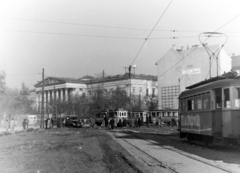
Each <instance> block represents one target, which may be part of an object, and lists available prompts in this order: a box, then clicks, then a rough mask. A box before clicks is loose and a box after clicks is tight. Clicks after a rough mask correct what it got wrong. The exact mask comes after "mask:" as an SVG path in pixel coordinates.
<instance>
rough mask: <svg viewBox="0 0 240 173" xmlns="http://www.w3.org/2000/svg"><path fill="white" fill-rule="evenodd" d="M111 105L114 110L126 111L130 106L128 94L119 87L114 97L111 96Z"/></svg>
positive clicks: (113, 94) (113, 93)
mask: <svg viewBox="0 0 240 173" xmlns="http://www.w3.org/2000/svg"><path fill="white" fill-rule="evenodd" d="M110 103H111V107H112V108H113V109H119V108H124V109H126V108H127V105H128V104H129V97H128V96H127V92H126V91H125V90H123V89H121V88H120V87H117V88H116V89H115V90H113V92H112V95H111V96H110Z"/></svg>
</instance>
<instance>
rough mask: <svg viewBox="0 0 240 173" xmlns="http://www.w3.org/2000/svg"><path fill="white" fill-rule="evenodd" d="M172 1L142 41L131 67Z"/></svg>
mask: <svg viewBox="0 0 240 173" xmlns="http://www.w3.org/2000/svg"><path fill="white" fill-rule="evenodd" d="M172 1H173V0H171V1H170V3H169V4H168V6H167V7H166V8H165V10H164V11H163V13H162V15H161V16H160V18H159V19H158V21H157V23H156V24H155V26H154V27H153V29H152V30H151V32H150V33H149V34H148V36H147V38H145V40H144V42H143V44H142V46H141V47H140V49H139V51H138V53H137V55H136V56H135V58H134V60H133V62H132V64H131V66H132V65H133V63H134V62H135V60H136V59H137V57H138V55H139V53H140V52H141V50H142V48H143V46H144V45H145V43H146V41H147V40H148V38H149V37H150V35H151V34H152V32H153V30H154V29H155V28H156V26H157V25H158V23H159V21H160V20H161V19H162V17H163V16H164V14H165V12H166V11H167V9H168V8H169V6H170V5H171V3H172Z"/></svg>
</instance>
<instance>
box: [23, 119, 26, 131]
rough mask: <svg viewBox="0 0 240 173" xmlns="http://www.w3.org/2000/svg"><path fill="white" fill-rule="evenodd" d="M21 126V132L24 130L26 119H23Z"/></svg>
mask: <svg viewBox="0 0 240 173" xmlns="http://www.w3.org/2000/svg"><path fill="white" fill-rule="evenodd" d="M22 126H23V130H25V128H26V119H25V118H24V119H23V122H22Z"/></svg>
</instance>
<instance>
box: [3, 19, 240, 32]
mask: <svg viewBox="0 0 240 173" xmlns="http://www.w3.org/2000/svg"><path fill="white" fill-rule="evenodd" d="M0 18H5V19H14V20H22V21H31V22H40V23H52V24H65V25H75V26H86V27H98V28H110V29H122V30H136V31H151V29H144V28H131V27H118V26H109V25H96V24H86V23H73V22H61V21H51V20H41V19H26V18H19V17H7V16H0ZM154 32H174V33H176V32H193V33H194V32H195V33H200V32H206V31H200V30H177V29H155V30H154ZM225 33H240V32H235V31H230V32H225Z"/></svg>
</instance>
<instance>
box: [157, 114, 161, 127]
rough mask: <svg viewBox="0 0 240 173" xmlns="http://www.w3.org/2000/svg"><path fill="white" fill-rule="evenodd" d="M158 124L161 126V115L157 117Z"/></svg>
mask: <svg viewBox="0 0 240 173" xmlns="http://www.w3.org/2000/svg"><path fill="white" fill-rule="evenodd" d="M158 126H159V127H162V117H161V116H160V117H159V118H158Z"/></svg>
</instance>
